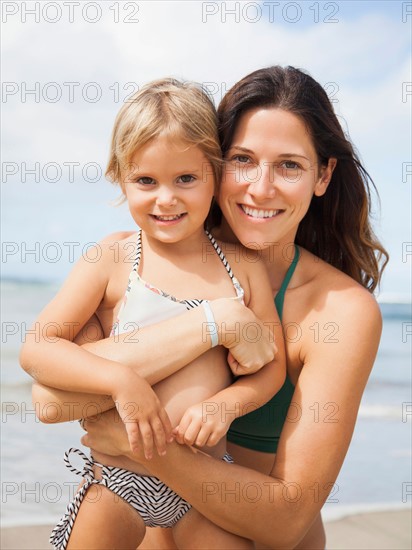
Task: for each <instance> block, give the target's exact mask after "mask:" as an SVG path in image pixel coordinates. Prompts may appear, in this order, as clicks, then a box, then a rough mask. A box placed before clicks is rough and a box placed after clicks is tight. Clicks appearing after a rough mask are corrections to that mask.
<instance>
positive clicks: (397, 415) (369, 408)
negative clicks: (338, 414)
mask: <svg viewBox="0 0 412 550" xmlns="http://www.w3.org/2000/svg"><path fill="white" fill-rule="evenodd" d="M358 417H359V418H392V419H397V420H399V419H402V407H400V406H399V405H397V406H394V405H361V406H360V408H359V414H358Z"/></svg>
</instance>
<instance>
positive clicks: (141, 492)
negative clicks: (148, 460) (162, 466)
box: [49, 448, 233, 550]
mask: <svg viewBox="0 0 412 550" xmlns="http://www.w3.org/2000/svg"><path fill="white" fill-rule="evenodd" d="M71 453H75V454H78V455H79V456H81V457H82V459H83V460H84V468H83V471H79V470H77V469H76V468H74V467H73V466H72V465H71V463H70V460H69V455H70V454H71ZM222 460H224V461H225V462H229V463H233V459H232V457H231V456H230V455H229V454H228V453H226V454H225V455H224V456H223V458H222ZM64 462H65V463H66V467H67V468H68V469H69V470H71V471H72V472H74V473H75V474H77V475H81V476H82V477H83V478H84V479H85V483H84V484H83V485H82V487H81V488H80V489H79V490H78V492H77V493H76V495H75V497H74V499H73V500H72V502H70V504H69V505H68V506H67V509H66V512H65V514H64V516H63V517H62V519H61V520H60V521H59V523H58V524H57V525H56V527H55V528H54V529H53V531H52V533H51V535H50V539H49V542H50V544H51V545H52V546H53V547H54V548H56V549H57V550H65V549H66V547H67V544H68V541H69V537H70V533H71V532H72V529H73V525H74V522H75V520H76V517H77V514H78V513H79V509H80V505H81V503H82V501H83V500H84V498H85V496H86V492H87V489H88V488H89V487H90V486H91V485H102V486H103V487H107V489H109V490H110V491H112V492H113V493H115V494H116V495H118V496H119V497H121V498H122V499H123V500H125V501H126V502H128V503H129V504H130V505H131V506H132V507H133V508H134V509H135V510H136V511H137V512H138V513H139V514H140V516H141V518H142V519H143V521H144V523H145V525H146V526H147V527H172V526H173V525H174V524H175V523H177V522H178V521H179V519H180V518H182V517H183V516H184V515H185V514H186V512H188V511H189V510H190V508H191V506H190V504H189V503H188V502H186V501H185V500H184V499H183V498H181V497H180V496H179V495H178V494H176V493H175V492H174V491H172V489H170V488H169V487H167V485H165V484H164V483H163V482H162V481H160V479H158V478H157V477H154V476H146V475H142V474H136V473H135V472H130V471H129V470H124V469H123V468H116V467H115V466H104V465H103V464H99V463H98V462H95V461H94V460H93V458H92V457H91V458H88V457H87V456H86V455H85V454H84V453H83V452H82V451H80V450H79V449H74V448H71V449H69V450H68V451H67V452H66V453H65V455H64ZM94 466H99V467H100V468H101V478H100V479H96V478H95V475H94Z"/></svg>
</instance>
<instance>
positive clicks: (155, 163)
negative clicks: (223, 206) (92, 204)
mask: <svg viewBox="0 0 412 550" xmlns="http://www.w3.org/2000/svg"><path fill="white" fill-rule="evenodd" d="M214 185H215V181H214V177H213V170H212V166H211V164H210V162H209V161H208V160H207V159H206V157H205V155H204V154H203V152H202V151H201V150H200V149H199V148H198V147H195V146H194V145H191V144H188V143H186V142H184V141H181V140H179V139H176V138H175V139H173V138H172V137H168V136H159V137H157V138H155V139H153V140H151V141H150V142H148V143H146V145H144V146H143V147H140V148H139V149H138V150H137V151H136V152H135V154H134V155H133V157H132V159H131V170H130V172H129V173H128V174H127V175H126V178H125V194H126V197H127V201H128V204H129V210H130V213H131V215H132V217H133V219H134V221H135V222H136V223H137V225H138V226H139V227H141V228H142V229H143V231H144V232H145V233H146V234H147V235H148V236H149V237H152V238H155V239H157V240H159V241H161V242H165V243H176V242H180V241H183V240H185V239H187V238H189V237H192V236H193V235H198V232H203V223H204V221H205V219H206V217H207V214H208V212H209V208H210V204H211V201H212V198H213V193H214Z"/></svg>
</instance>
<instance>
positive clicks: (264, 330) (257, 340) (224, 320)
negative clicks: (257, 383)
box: [211, 298, 277, 376]
mask: <svg viewBox="0 0 412 550" xmlns="http://www.w3.org/2000/svg"><path fill="white" fill-rule="evenodd" d="M211 307H212V311H213V313H214V316H215V320H216V323H217V329H218V335H219V344H221V345H223V346H225V348H227V349H228V350H229V354H228V363H229V367H230V369H231V371H232V372H233V374H234V375H235V376H240V375H244V374H253V373H254V372H257V371H258V370H260V369H261V368H262V367H263V366H264V365H266V364H267V363H270V361H272V360H273V359H274V357H275V354H276V353H277V348H276V344H275V341H274V337H273V327H270V326H266V325H265V324H264V323H262V322H261V321H260V320H259V319H258V318H257V317H256V315H255V314H254V313H253V311H251V310H250V309H249V308H247V307H246V306H244V305H242V304H240V303H239V302H237V301H235V300H229V299H227V298H223V299H219V300H213V301H212V302H211Z"/></svg>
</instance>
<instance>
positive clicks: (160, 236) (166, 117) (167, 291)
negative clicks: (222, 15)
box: [21, 79, 285, 549]
mask: <svg viewBox="0 0 412 550" xmlns="http://www.w3.org/2000/svg"><path fill="white" fill-rule="evenodd" d="M220 172H221V158H220V147H219V141H218V136H217V126H216V113H215V110H214V107H213V104H212V103H211V101H210V100H209V98H208V97H207V96H206V94H205V93H204V92H203V91H202V90H201V89H199V88H198V87H196V86H195V85H193V84H187V83H186V84H182V83H179V82H177V81H175V80H171V79H166V80H161V81H157V82H154V83H152V84H149V85H147V86H145V87H144V88H142V90H141V91H139V92H138V93H137V94H136V95H135V97H134V98H133V100H132V101H131V102H130V103H126V104H125V105H124V106H123V108H122V109H121V110H120V112H119V114H118V116H117V119H116V122H115V126H114V131H113V138H112V150H111V158H110V161H109V166H108V172H107V173H108V175H109V176H110V177H111V178H112V179H113V181H115V182H117V183H119V184H120V186H121V189H122V191H123V194H124V195H125V197H126V199H127V202H128V206H129V210H130V213H131V215H132V217H133V219H134V221H135V222H136V224H137V226H138V227H139V230H138V232H137V234H134V235H133V236H131V237H130V236H128V237H127V238H125V239H124V240H122V241H120V245H119V243H117V246H116V242H114V240H113V239H112V240H111V239H107V240H105V241H103V242H102V243H101V245H100V246H99V247H97V248H96V253H97V254H98V255H100V257H99V261H98V262H88V261H87V258H82V259H81V260H80V261H79V262H78V264H77V265H76V267H75V268H74V270H73V272H72V273H71V275H70V277H69V278H68V280H67V281H66V283H65V284H64V286H63V287H62V289H61V290H60V292H59V293H58V295H57V296H56V297H55V298H54V300H53V301H52V302H51V303H50V304H49V305H48V306H47V307H46V308H45V310H44V311H43V312H42V313H41V315H40V317H39V319H38V320H37V322H38V323H39V324H40V326H42V327H44V328H46V327H52V329H51V330H50V329H49V330H48V331H45V330H43V331H42V334H43V337H42V339H41V341H40V342H37V343H36V342H34V341H28V342H27V344H26V345H25V346H24V349H23V351H22V355H21V361H22V365H23V367H24V368H25V369H26V370H27V371H28V372H30V374H32V375H33V376H34V377H35V378H36V379H37V380H38V381H40V382H41V383H43V384H46V385H48V386H52V387H56V388H59V389H64V390H69V391H81V392H85V393H87V392H90V393H91V392H93V393H100V394H102V395H109V396H111V397H112V398H113V400H114V402H115V403H116V408H117V410H118V412H119V414H120V417H121V418H122V420H123V422H124V424H125V427H126V430H127V433H128V437H129V443H130V446H131V449H132V450H133V449H135V450H137V449H138V448H139V446H142V447H143V448H144V451H145V455H146V457H147V458H151V456H152V452H153V445H155V446H156V448H157V450H158V453H159V454H164V453H165V446H166V441H171V439H172V433H171V426H174V427H175V432H176V433H178V434H179V437H183V438H184V440H185V442H186V443H188V444H190V445H196V446H197V447H200V448H202V447H207V452H208V454H210V455H212V456H213V457H215V458H221V459H223V460H225V461H227V462H231V458H230V457H229V455H227V453H226V440H225V437H224V435H225V434H226V432H227V430H228V429H229V426H230V423H231V422H232V421H233V420H234V419H235V418H237V417H239V416H241V415H243V414H246V413H247V412H250V410H252V409H256V408H258V407H259V406H261V405H262V404H264V403H265V402H267V401H268V400H269V399H270V398H271V397H272V396H273V394H275V393H276V392H277V391H278V390H279V389H280V387H281V386H282V384H283V382H284V379H285V356H284V350H283V341H282V334H281V330H280V325H279V322H278V318H277V315H276V312H275V309H274V305H273V301H272V299H271V290H270V285H269V282H268V279H267V275H266V272H265V269H264V268H263V266H262V265H261V264H260V263H259V262H258V261H255V260H256V258H253V261H251V256H250V254H248V255H245V254H242V249H241V248H240V247H235V248H234V247H233V245H231V246H230V255H231V257H233V259H234V261H235V262H236V277H235V276H234V274H233V272H232V269H231V267H230V265H229V262H228V260H227V259H226V257H225V254H224V249H225V247H224V245H223V244H218V243H217V242H216V241H215V239H214V238H213V237H212V236H211V235H210V234H209V233H208V232H207V231H205V230H204V223H205V220H206V217H207V215H208V213H209V210H210V206H211V203H212V199H213V196H214V193H215V191H216V184H217V183H218V182H219V179H220ZM131 249H132V250H133V259H134V263H133V269H132V271H131V273H129V269H130V268H129V266H128V262H129V261H130V250H131ZM89 257H90V256H89ZM127 278H128V284H127ZM126 286H127V290H126V294H124V288H125V287H126ZM252 289H253V292H252ZM199 297H201V299H200V298H199ZM210 301H212V302H210ZM222 301H223V302H224V303H231V304H232V303H233V302H237V303H238V307H239V308H244V305H242V301H244V304H245V305H246V306H248V307H249V308H250V309H251V310H252V311H253V312H254V314H255V315H256V316H257V317H258V318H259V319H260V320H261V321H262V324H256V323H254V324H253V326H251V327H249V328H250V333H249V334H250V335H249V338H256V339H259V338H260V337H263V334H264V333H263V329H265V328H267V327H265V326H264V325H270V329H269V331H270V334H272V333H274V335H275V339H276V342H277V345H278V346H279V351H278V353H277V356H276V359H274V360H273V351H271V353H270V355H268V356H267V358H266V359H267V361H266V363H267V364H266V365H265V366H264V367H263V368H261V369H260V370H258V371H257V372H255V373H254V374H252V375H251V376H248V377H241V378H238V379H237V380H236V381H235V382H234V383H233V384H232V385H230V384H231V383H232V382H233V380H232V377H231V375H230V371H229V369H228V366H227V362H226V357H225V354H224V348H223V347H221V346H218V347H216V349H214V350H212V351H210V352H207V353H206V354H204V355H203V356H202V357H201V358H200V359H199V360H198V361H196V362H193V363H191V364H189V365H188V366H187V367H185V368H183V369H181V370H180V371H178V372H177V373H175V374H173V375H172V376H169V377H167V378H165V379H164V380H163V381H162V382H159V383H158V384H156V385H155V386H154V390H155V392H156V394H154V393H153V391H152V390H151V388H150V386H149V385H148V383H147V382H145V381H144V380H143V379H142V378H140V377H139V376H138V375H137V374H136V373H135V372H134V371H133V370H132V369H131V368H129V367H128V366H126V365H121V364H119V363H115V362H113V361H110V360H108V359H102V358H99V357H96V356H93V355H92V354H90V353H88V352H87V351H85V350H82V349H80V348H78V347H77V346H76V345H75V344H73V343H72V342H70V341H69V340H70V339H72V338H73V327H74V328H75V330H74V335H75V334H76V333H78V332H79V330H80V328H81V327H83V326H84V325H85V323H86V322H87V320H88V319H89V318H90V316H91V315H92V314H93V313H94V312H95V311H96V314H97V317H98V318H99V321H100V324H101V326H102V328H103V332H104V335H105V336H108V335H109V334H111V335H112V336H113V335H118V334H119V333H126V332H130V331H131V334H130V335H129V337H130V341H133V342H136V341H138V336H139V333H138V330H139V329H140V328H142V327H144V326H146V325H150V324H153V323H156V322H158V321H161V320H165V319H169V318H171V317H176V322H177V323H178V322H179V319H178V316H179V315H181V314H183V313H184V312H186V311H187V310H188V309H192V308H196V307H198V306H200V307H201V308H202V309H203V313H204V323H203V326H202V336H203V339H207V340H209V341H210V344H211V346H212V347H215V346H217V344H218V343H221V342H222V341H223V340H224V339H225V334H224V332H225V328H226V329H227V332H228V333H229V334H230V337H232V338H233V334H234V333H235V332H236V323H235V324H234V325H233V326H231V327H218V326H217V324H216V323H215V320H214V314H213V309H214V307H215V306H216V304H218V303H220V302H222ZM220 307H221V304H220ZM51 320H53V323H51ZM56 327H60V328H59V329H57V328H56ZM50 337H53V338H54V339H55V341H54V342H53V343H52V345H51V338H50ZM243 338H244V335H243ZM158 346H159V347H161V346H162V343H161V342H158ZM273 347H274V346H273ZM163 352H164V353H165V354H167V353H168V350H167V349H164V350H163ZM237 357H238V359H239V356H237ZM228 361H229V363H230V365H231V368H232V369H233V370H234V371H235V372H238V373H247V372H248V371H247V369H243V370H242V365H241V364H240V365H238V364H237V361H235V359H234V358H233V357H232V356H231V355H230V354H229V356H228ZM55 365H58V367H56V366H55ZM249 372H252V370H250V371H249ZM228 386H229V387H228ZM163 407H165V409H166V411H167V413H166V412H165V409H164V408H163ZM169 418H170V420H169ZM71 451H73V450H72V449H71V450H70V451H69V453H70V452H71ZM74 452H76V453H78V454H80V455H81V456H83V458H84V460H85V463H86V466H85V469H84V471H83V475H84V478H85V480H84V482H83V485H82V486H81V488H80V490H79V492H78V493H77V495H76V496H75V498H74V500H73V502H72V503H71V504H70V505H69V506H68V509H67V511H66V514H65V516H64V517H63V519H62V520H61V522H60V523H59V524H58V525H57V527H56V528H55V529H54V531H53V534H52V537H51V542H52V544H53V545H54V547H55V548H82V549H86V548H96V549H97V548H98V549H102V548H133V549H135V548H136V546H137V545H138V544H139V543H140V542H141V540H142V538H143V536H144V532H145V526H146V525H147V526H161V527H173V530H174V537H175V540H176V543H177V545H178V547H187V546H188V545H189V546H190V547H191V548H201V547H202V548H210V547H215V548H233V547H236V548H252V547H253V546H252V544H251V543H250V542H249V541H246V540H245V539H242V538H240V537H238V536H236V535H232V534H229V533H227V532H225V531H223V530H222V529H220V528H219V527H217V526H216V525H214V524H212V523H211V522H210V521H209V520H206V519H205V518H203V517H202V516H201V515H200V514H198V513H197V512H196V511H195V510H193V509H190V505H189V504H188V503H187V502H186V501H184V500H183V499H181V498H180V497H179V496H178V495H177V494H176V493H174V492H173V491H171V490H170V489H169V488H168V487H166V486H165V485H164V484H163V483H162V482H160V481H159V480H158V479H157V478H155V477H153V476H149V475H147V470H146V469H145V468H144V467H140V466H138V465H137V464H136V463H135V462H134V461H133V460H131V459H129V458H126V457H124V456H119V457H115V458H113V457H108V456H107V455H103V454H101V453H95V452H93V455H92V457H91V458H90V459H88V458H87V457H85V455H83V453H81V451H78V450H74ZM69 453H66V463H67V465H68V466H69V467H70V468H71V469H72V470H73V471H77V470H76V469H75V468H73V467H72V466H71V465H70V462H69V459H68V454H69ZM108 464H110V466H109V465H108ZM79 473H80V472H79ZM86 493H87V498H85V496H86ZM113 493H114V495H115V496H114V495H113ZM118 497H121V498H118ZM194 533H196V536H195V539H196V540H194Z"/></svg>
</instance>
